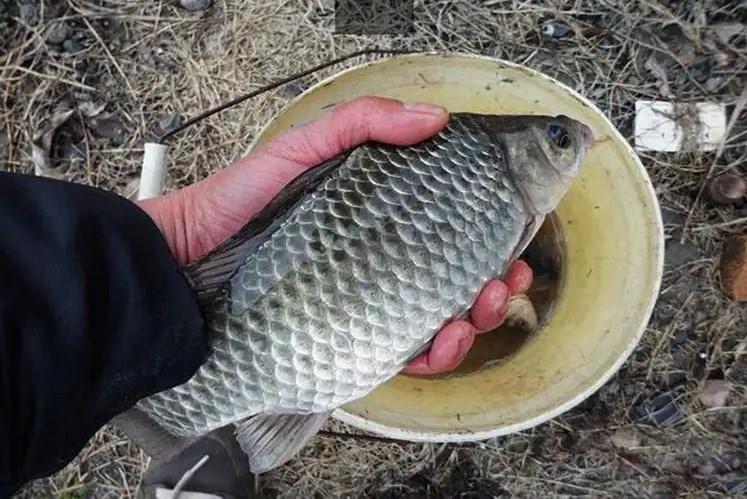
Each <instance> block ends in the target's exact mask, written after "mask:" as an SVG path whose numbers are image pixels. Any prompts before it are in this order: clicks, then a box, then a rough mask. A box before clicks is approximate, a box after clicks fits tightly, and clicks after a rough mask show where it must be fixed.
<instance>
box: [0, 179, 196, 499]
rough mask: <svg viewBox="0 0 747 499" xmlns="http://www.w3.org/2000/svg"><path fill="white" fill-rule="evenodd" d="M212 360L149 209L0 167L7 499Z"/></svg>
mask: <svg viewBox="0 0 747 499" xmlns="http://www.w3.org/2000/svg"><path fill="white" fill-rule="evenodd" d="M206 353H207V342H206V339H205V335H204V331H203V320H202V317H201V315H200V311H199V309H198V305H197V302H196V298H195V296H194V294H193V293H192V291H191V289H190V288H189V286H188V284H187V282H186V280H185V279H184V277H183V276H182V274H181V273H180V270H179V268H178V266H177V264H176V262H175V260H174V258H173V257H172V255H171V253H170V251H169V249H168V246H167V245H166V242H165V241H164V239H163V237H162V235H161V233H160V232H159V230H158V228H157V227H156V226H155V224H153V222H152V221H151V219H150V218H149V217H148V216H147V215H146V214H145V213H144V212H143V211H142V210H141V209H139V208H138V207H137V206H136V205H135V204H134V203H131V202H129V201H127V200H125V199H124V198H121V197H118V196H115V195H114V194H111V193H108V192H104V191H101V190H97V189H93V188H89V187H84V186H81V185H75V184H70V183H64V182H59V181H54V180H49V179H41V178H36V177H31V176H26V175H14V174H9V173H2V172H0V497H6V496H9V495H10V494H12V493H13V491H15V490H16V489H17V488H18V487H20V486H21V485H23V484H24V483H25V482H27V481H29V480H31V479H34V478H38V477H42V476H46V475H49V474H51V473H53V472H55V471H57V470H58V469H59V468H61V467H62V466H64V465H65V464H66V463H68V462H69V461H70V460H72V458H74V457H75V455H76V454H77V453H78V452H79V451H80V449H81V448H82V447H83V445H84V444H85V443H86V441H87V440H88V439H89V438H90V437H91V436H92V435H93V433H95V432H96V431H97V430H98V429H99V428H100V427H101V426H103V425H104V424H105V423H106V422H107V421H109V420H110V419H111V418H112V417H113V416H115V415H117V414H119V413H120V412H123V411H125V410H127V409H128V408H130V407H131V406H132V405H134V403H135V402H136V401H137V400H138V399H140V398H142V397H145V396H148V395H150V394H152V393H155V392H158V391H161V390H164V389H167V388H170V387H172V386H174V385H177V384H179V383H182V382H184V381H186V380H187V379H188V378H189V377H190V376H191V375H192V374H193V373H194V372H195V371H196V370H197V368H198V366H199V364H200V363H201V362H202V360H203V358H204V356H205V355H206Z"/></svg>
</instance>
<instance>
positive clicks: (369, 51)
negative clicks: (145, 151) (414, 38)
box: [157, 49, 420, 144]
mask: <svg viewBox="0 0 747 499" xmlns="http://www.w3.org/2000/svg"><path fill="white" fill-rule="evenodd" d="M418 52H420V51H419V50H403V49H364V50H359V51H357V52H352V53H350V54H348V55H344V56H342V57H338V58H337V59H332V60H331V61H327V62H325V63H322V64H319V65H318V66H314V67H313V68H310V69H307V70H305V71H301V72H300V73H296V74H294V75H291V76H288V77H285V78H283V79H281V80H278V81H276V82H274V83H270V84H269V85H266V86H264V87H260V88H258V89H256V90H252V91H251V92H249V93H248V94H245V95H241V96H239V97H236V98H235V99H232V100H230V101H228V102H226V103H224V104H221V105H219V106H217V107H214V108H212V109H209V110H207V111H205V112H204V113H202V114H198V115H197V116H195V117H194V118H190V119H188V120H187V121H186V122H184V123H183V124H182V125H180V126H178V127H176V128H175V129H173V130H170V131H168V132H166V133H164V134H163V135H161V136H160V137H158V139H157V142H158V143H159V144H163V143H164V142H165V141H166V140H167V139H169V138H171V137H173V136H174V135H176V134H177V133H179V132H181V131H183V130H184V129H186V128H188V127H190V126H192V125H194V124H195V123H197V122H198V121H202V120H204V119H205V118H208V117H210V116H212V115H214V114H217V113H219V112H221V111H223V110H224V109H228V108H229V107H232V106H235V105H236V104H239V103H241V102H244V101H245V100H247V99H251V98H252V97H256V96H257V95H259V94H261V93H264V92H267V91H268V90H272V89H274V88H277V87H279V86H281V85H285V84H286V83H289V82H291V81H293V80H297V79H299V78H303V77H304V76H307V75H310V74H311V73H315V72H317V71H319V70H321V69H325V68H328V67H330V66H334V65H335V64H339V63H341V62H344V61H347V60H348V59H352V58H353V57H358V56H361V55H371V54H414V53H418Z"/></svg>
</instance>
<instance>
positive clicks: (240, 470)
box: [139, 426, 258, 499]
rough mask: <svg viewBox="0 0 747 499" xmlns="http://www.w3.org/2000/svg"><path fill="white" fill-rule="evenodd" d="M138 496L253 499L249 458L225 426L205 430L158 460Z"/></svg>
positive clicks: (176, 498) (253, 490) (175, 498)
mask: <svg viewBox="0 0 747 499" xmlns="http://www.w3.org/2000/svg"><path fill="white" fill-rule="evenodd" d="M139 497H140V498H141V499H255V498H257V497H258V494H257V493H256V491H255V487H254V475H252V473H251V472H250V471H249V461H248V459H247V457H246V455H245V454H244V452H243V451H242V450H241V448H240V447H239V444H238V442H236V438H235V437H234V433H233V427H231V426H228V427H225V428H221V429H219V430H215V431H213V432H211V433H208V434H207V435H205V436H204V437H202V438H199V439H198V440H196V441H195V442H194V443H192V444H191V445H189V446H188V447H186V448H185V449H183V450H182V451H180V452H178V453H177V454H176V455H173V456H171V457H169V458H168V459H166V460H163V461H161V462H153V464H152V465H151V466H149V467H148V470H147V471H146V472H145V476H144V477H143V481H142V484H141V485H140V493H139Z"/></svg>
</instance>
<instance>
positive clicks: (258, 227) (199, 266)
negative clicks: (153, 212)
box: [184, 151, 351, 307]
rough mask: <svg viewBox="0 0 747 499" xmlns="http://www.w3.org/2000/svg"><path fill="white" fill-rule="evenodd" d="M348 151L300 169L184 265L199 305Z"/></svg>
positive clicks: (216, 293)
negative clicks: (222, 237)
mask: <svg viewBox="0 0 747 499" xmlns="http://www.w3.org/2000/svg"><path fill="white" fill-rule="evenodd" d="M350 154H351V153H350V151H347V152H345V153H342V154H340V155H338V156H335V157H334V158H332V159H330V160H328V161H325V162H324V163H322V164H320V165H319V166H315V167H314V168H309V169H308V170H306V171H304V172H303V173H301V174H300V175H299V176H297V177H296V178H295V179H293V180H292V181H291V182H290V183H288V185H286V186H285V187H284V188H283V189H282V190H281V191H280V192H279V193H278V194H277V195H276V196H275V197H274V198H273V199H272V201H270V202H269V203H268V204H267V206H265V207H264V208H263V209H262V210H261V211H260V212H259V213H258V214H257V215H256V216H255V217H253V218H252V219H251V220H250V221H249V222H248V223H247V224H246V225H244V227H242V228H241V229H240V230H239V231H238V232H237V233H236V234H235V235H233V236H231V237H230V238H229V239H227V240H226V241H225V242H223V243H222V244H220V245H218V246H217V247H216V248H215V249H213V250H212V251H211V252H210V253H208V254H207V255H205V256H204V257H203V258H202V259H200V260H199V261H197V262H195V263H193V264H191V265H189V266H187V267H185V268H184V274H185V275H186V276H187V278H188V279H189V281H190V284H191V285H192V288H193V289H194V291H195V293H196V294H197V299H198V300H199V302H200V304H201V305H202V306H203V307H206V306H208V305H209V304H210V303H212V302H213V301H214V300H215V299H216V298H217V297H218V296H220V292H221V290H222V289H223V286H224V285H225V284H226V283H227V282H228V280H229V279H230V278H231V276H232V275H233V274H234V273H235V272H236V270H237V269H238V268H239V267H240V266H241V265H242V264H243V263H244V261H246V259H247V257H248V256H249V255H251V254H252V253H253V252H254V251H255V250H256V249H257V248H258V247H259V246H260V245H261V244H262V243H263V242H265V241H266V240H267V239H269V238H270V237H271V236H272V234H273V233H274V232H275V231H276V230H277V229H278V227H280V225H281V224H282V223H283V222H284V221H285V220H286V219H287V218H288V217H289V216H290V215H291V213H292V212H293V209H294V208H295V207H296V206H298V205H299V204H300V203H301V202H302V201H303V200H304V199H305V197H306V195H307V194H309V193H310V192H313V191H314V190H315V189H316V188H317V187H318V186H319V185H320V184H321V183H322V182H324V181H325V180H326V179H328V178H329V177H330V175H331V174H332V173H333V172H334V171H335V170H337V168H338V167H339V166H340V165H342V164H343V163H344V162H345V160H346V159H347V158H348V156H349V155H350Z"/></svg>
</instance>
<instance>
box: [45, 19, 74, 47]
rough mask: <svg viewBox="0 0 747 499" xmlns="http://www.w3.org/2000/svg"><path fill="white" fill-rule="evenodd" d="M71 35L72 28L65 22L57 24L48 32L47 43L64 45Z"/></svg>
mask: <svg viewBox="0 0 747 499" xmlns="http://www.w3.org/2000/svg"><path fill="white" fill-rule="evenodd" d="M69 35H70V27H69V26H68V25H67V24H66V23H65V22H56V23H54V24H53V25H52V26H50V28H49V30H48V31H47V41H48V42H50V43H56V44H58V43H62V42H64V41H65V39H66V38H67V37H68V36H69Z"/></svg>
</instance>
